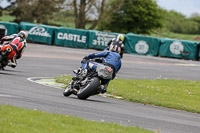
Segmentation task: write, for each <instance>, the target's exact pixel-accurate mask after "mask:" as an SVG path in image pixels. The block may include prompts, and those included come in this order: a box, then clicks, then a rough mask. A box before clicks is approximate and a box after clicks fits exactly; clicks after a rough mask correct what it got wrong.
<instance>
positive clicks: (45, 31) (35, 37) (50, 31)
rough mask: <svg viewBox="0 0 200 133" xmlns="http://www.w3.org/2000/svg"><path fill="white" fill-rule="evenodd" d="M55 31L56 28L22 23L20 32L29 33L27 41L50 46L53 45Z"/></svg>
mask: <svg viewBox="0 0 200 133" xmlns="http://www.w3.org/2000/svg"><path fill="white" fill-rule="evenodd" d="M55 29H56V28H55V27H52V26H47V25H42V24H40V25H37V24H32V23H27V22H21V23H20V30H25V31H28V34H29V35H28V38H27V40H30V41H33V42H39V43H44V44H49V45H51V44H52V40H53V37H54V31H55Z"/></svg>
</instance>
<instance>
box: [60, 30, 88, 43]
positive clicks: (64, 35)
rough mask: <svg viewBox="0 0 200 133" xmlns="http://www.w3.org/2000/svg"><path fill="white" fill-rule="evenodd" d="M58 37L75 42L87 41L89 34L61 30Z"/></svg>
mask: <svg viewBox="0 0 200 133" xmlns="http://www.w3.org/2000/svg"><path fill="white" fill-rule="evenodd" d="M57 38H58V39H60V40H69V41H74V42H81V43H86V39H87V36H80V35H77V34H71V33H62V32H59V33H58V35H57Z"/></svg>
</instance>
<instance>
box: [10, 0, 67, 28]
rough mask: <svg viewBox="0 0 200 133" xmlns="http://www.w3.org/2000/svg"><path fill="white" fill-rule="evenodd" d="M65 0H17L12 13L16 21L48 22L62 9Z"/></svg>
mask: <svg viewBox="0 0 200 133" xmlns="http://www.w3.org/2000/svg"><path fill="white" fill-rule="evenodd" d="M63 2H64V0H16V1H15V4H14V6H13V7H12V13H11V15H13V16H15V17H16V19H15V22H18V23H19V22H21V21H26V22H36V23H42V24H47V23H48V20H49V19H51V18H52V17H53V15H54V14H55V13H56V12H58V11H60V9H61V6H62V4H63Z"/></svg>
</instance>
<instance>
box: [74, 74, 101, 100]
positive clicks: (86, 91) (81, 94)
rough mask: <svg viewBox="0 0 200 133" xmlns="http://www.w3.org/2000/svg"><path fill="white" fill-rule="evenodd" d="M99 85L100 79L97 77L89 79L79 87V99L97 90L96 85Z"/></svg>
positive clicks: (85, 97)
mask: <svg viewBox="0 0 200 133" xmlns="http://www.w3.org/2000/svg"><path fill="white" fill-rule="evenodd" d="M99 85H100V80H99V78H98V77H94V78H92V79H90V80H89V83H88V84H87V85H86V87H84V88H80V90H79V92H78V93H77V97H78V98H79V99H82V100H85V99H87V98H88V97H89V96H91V95H92V94H94V92H96V91H97V90H98V87H99Z"/></svg>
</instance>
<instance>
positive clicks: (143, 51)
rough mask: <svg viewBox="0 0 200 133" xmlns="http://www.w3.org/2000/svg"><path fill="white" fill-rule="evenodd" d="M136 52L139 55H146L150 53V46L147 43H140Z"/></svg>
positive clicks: (136, 47)
mask: <svg viewBox="0 0 200 133" xmlns="http://www.w3.org/2000/svg"><path fill="white" fill-rule="evenodd" d="M135 51H136V52H137V53H139V54H146V53H147V52H148V51H149V45H148V44H147V43H146V41H138V43H137V44H136V45H135Z"/></svg>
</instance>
